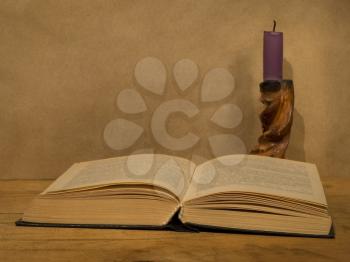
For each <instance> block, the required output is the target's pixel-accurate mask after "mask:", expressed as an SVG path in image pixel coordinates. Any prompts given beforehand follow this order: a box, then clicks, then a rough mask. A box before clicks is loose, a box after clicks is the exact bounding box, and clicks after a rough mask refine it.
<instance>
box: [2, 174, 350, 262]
mask: <svg viewBox="0 0 350 262" xmlns="http://www.w3.org/2000/svg"><path fill="white" fill-rule="evenodd" d="M322 180H323V184H324V187H325V191H326V195H327V199H328V203H329V206H330V211H331V213H332V216H333V218H334V221H335V226H336V238H335V239H313V238H298V237H277V236H262V235H247V234H227V233H183V232H165V231H141V230H110V229H70V228H67V229H66V228H30V227H16V226H15V225H14V222H15V221H16V220H17V219H18V218H20V217H21V215H22V212H23V210H24V209H25V208H26V206H27V205H28V203H29V202H30V201H31V199H32V198H33V197H34V196H35V195H37V194H38V193H40V192H41V191H42V190H43V189H44V188H45V187H47V186H48V185H49V184H50V183H51V182H52V181H49V180H25V181H24V180H8V181H1V180H0V261H1V262H3V261H85V262H87V261H271V260H274V259H275V260H276V261H283V262H285V261H304V262H308V261H350V178H344V177H343V178H342V177H324V178H322Z"/></svg>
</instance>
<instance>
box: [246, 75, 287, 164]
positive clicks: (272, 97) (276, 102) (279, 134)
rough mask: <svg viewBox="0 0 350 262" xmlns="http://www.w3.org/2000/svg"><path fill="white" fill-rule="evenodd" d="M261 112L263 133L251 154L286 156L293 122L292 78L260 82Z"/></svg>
mask: <svg viewBox="0 0 350 262" xmlns="http://www.w3.org/2000/svg"><path fill="white" fill-rule="evenodd" d="M260 92H261V97H260V101H261V102H262V103H263V104H264V105H265V109H264V110H263V111H262V112H261V114H260V121H261V124H262V129H263V134H262V135H261V136H260V137H259V139H258V145H256V147H255V148H254V149H253V150H252V151H251V154H255V155H262V156H270V157H278V158H284V156H285V153H286V150H287V147H288V144H289V137H290V131H291V127H292V123H293V109H294V86H293V81H292V80H283V81H281V82H279V81H264V82H262V83H260Z"/></svg>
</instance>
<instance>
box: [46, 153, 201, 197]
mask: <svg viewBox="0 0 350 262" xmlns="http://www.w3.org/2000/svg"><path fill="white" fill-rule="evenodd" d="M194 169H195V164H194V163H192V162H191V161H190V160H187V159H184V158H180V157H175V156H168V155H162V154H135V155H130V156H123V157H116V158H108V159H102V160H96V161H89V162H82V163H77V164H74V165H73V166H72V167H71V168H69V169H68V170H67V171H66V172H65V173H64V174H63V175H61V176H60V177H59V178H58V179H57V180H56V181H55V182H54V183H53V184H51V185H50V186H49V187H48V188H47V189H46V190H45V191H44V192H43V193H42V194H46V193H50V192H55V191H63V190H74V189H79V188H89V187H91V188H93V187H99V186H104V185H111V184H121V183H124V184H132V183H135V184H145V183H146V184H153V185H157V186H160V187H164V188H166V189H168V190H170V191H171V192H173V193H174V194H176V195H177V196H178V197H179V198H182V197H183V195H184V194H185V192H186V191H187V189H188V186H189V182H190V180H191V176H192V174H193V172H194Z"/></svg>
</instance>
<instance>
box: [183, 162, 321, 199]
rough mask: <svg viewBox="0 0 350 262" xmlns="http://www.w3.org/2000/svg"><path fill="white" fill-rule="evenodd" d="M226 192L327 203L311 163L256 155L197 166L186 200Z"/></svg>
mask: <svg viewBox="0 0 350 262" xmlns="http://www.w3.org/2000/svg"><path fill="white" fill-rule="evenodd" d="M208 177H210V178H208ZM225 191H243V192H253V193H262V194H269V195H275V196H281V197H289V198H295V199H300V200H304V201H311V202H316V203H319V204H322V205H326V204H327V203H326V198H325V196H324V192H323V187H322V184H321V181H320V178H319V175H318V172H317V168H316V166H315V165H314V164H309V163H303V162H297V161H291V160H285V159H277V158H271V157H262V156H255V155H230V156H223V157H220V158H217V159H214V160H211V161H208V162H206V163H203V164H202V165H199V166H198V167H197V168H196V170H195V172H194V175H193V179H192V181H191V185H190V187H189V190H188V192H187V194H186V197H185V200H190V199H193V198H196V197H200V196H204V195H209V194H215V193H219V192H225Z"/></svg>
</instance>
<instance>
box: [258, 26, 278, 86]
mask: <svg viewBox="0 0 350 262" xmlns="http://www.w3.org/2000/svg"><path fill="white" fill-rule="evenodd" d="M273 22H274V26H273V31H272V32H270V31H264V69H263V71H264V73H263V74H264V81H266V80H277V81H281V80H282V67H283V33H282V32H275V27H276V21H273Z"/></svg>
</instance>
